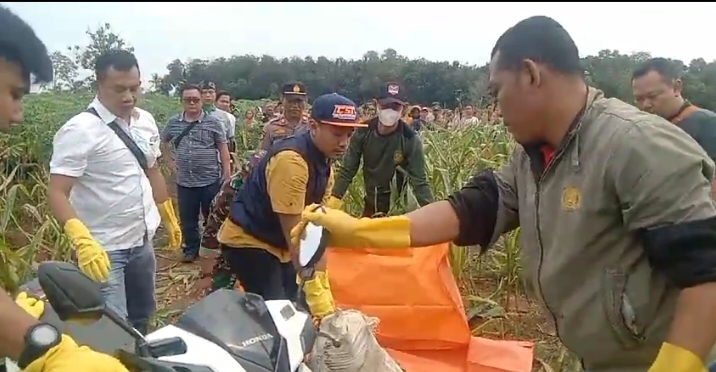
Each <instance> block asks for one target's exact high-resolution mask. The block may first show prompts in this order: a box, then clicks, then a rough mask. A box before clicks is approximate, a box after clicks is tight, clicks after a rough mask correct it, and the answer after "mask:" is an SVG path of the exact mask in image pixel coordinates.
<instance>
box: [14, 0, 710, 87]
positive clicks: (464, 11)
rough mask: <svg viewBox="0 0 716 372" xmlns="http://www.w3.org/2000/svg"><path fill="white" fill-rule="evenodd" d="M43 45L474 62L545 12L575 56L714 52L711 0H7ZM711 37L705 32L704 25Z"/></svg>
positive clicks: (145, 63)
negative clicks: (96, 34)
mask: <svg viewBox="0 0 716 372" xmlns="http://www.w3.org/2000/svg"><path fill="white" fill-rule="evenodd" d="M5 4H7V5H8V6H9V7H10V8H11V9H13V10H14V11H15V12H16V13H18V14H19V15H20V16H21V17H22V18H24V19H25V20H26V21H28V22H29V23H30V24H31V25H32V26H33V27H34V28H35V30H36V32H37V33H38V34H39V36H40V38H42V40H44V41H45V43H46V44H47V46H48V48H49V49H50V50H65V48H66V47H67V46H68V45H75V44H80V45H85V44H87V40H88V38H87V37H86V35H85V31H86V30H87V28H88V27H91V28H95V27H97V26H98V25H100V24H102V23H105V22H109V23H110V24H111V25H112V28H113V29H114V30H115V31H118V32H119V33H120V34H121V36H122V37H124V39H125V40H126V41H128V42H129V43H130V44H131V45H133V46H134V47H135V49H136V55H137V58H138V59H139V63H140V67H141V68H142V71H143V74H144V76H145V77H146V78H145V79H148V78H149V76H150V75H151V73H160V74H164V73H165V72H166V65H167V64H168V63H169V62H171V61H172V60H174V59H175V58H180V59H182V60H184V59H187V58H189V57H192V58H213V57H221V56H224V57H229V56H231V55H243V54H257V55H261V54H270V55H273V56H278V57H290V56H307V55H311V56H314V57H315V56H320V55H323V56H326V57H329V58H335V57H344V58H349V59H350V58H359V57H360V56H362V55H363V53H365V52H366V51H368V50H376V51H383V50H384V49H387V48H393V49H395V50H397V51H398V53H400V54H402V55H406V56H408V57H410V58H418V57H425V58H427V59H429V60H448V61H453V60H458V61H461V62H467V63H471V64H484V63H485V62H487V60H488V59H489V54H490V50H491V49H492V46H493V45H494V43H495V41H496V40H497V38H498V37H499V36H500V34H501V33H502V32H504V31H505V30H506V29H507V28H508V27H510V26H512V25H513V24H515V23H516V22H518V21H520V20H521V19H524V18H526V17H529V16H533V15H547V16H550V17H553V18H555V19H556V20H557V21H559V22H561V23H562V25H564V27H565V28H566V29H567V30H568V31H569V32H570V33H571V35H572V37H573V38H574V39H575V41H576V43H577V46H578V47H579V50H580V52H581V54H582V55H583V56H585V55H589V54H595V53H596V52H598V51H599V50H601V49H617V50H619V51H620V52H633V51H648V52H651V53H652V54H653V55H654V56H664V57H671V58H678V59H682V60H684V61H685V62H687V63H688V61H690V60H691V59H693V58H698V57H703V58H705V59H706V60H707V61H711V60H714V59H716V47H715V46H714V45H713V43H710V42H706V41H711V40H713V32H712V31H715V30H716V27H714V23H715V22H716V3H698V4H697V5H691V4H692V3H658V2H649V3H446V2H442V3H407V4H410V5H406V4H402V3H210V2H189V3H179V2H175V3H172V2H170V3H129V2H126V3H121V2H117V3H99V2H95V3H38V2H28V3H15V2H7V3H5ZM710 32H711V33H712V35H710V36H708V33H710Z"/></svg>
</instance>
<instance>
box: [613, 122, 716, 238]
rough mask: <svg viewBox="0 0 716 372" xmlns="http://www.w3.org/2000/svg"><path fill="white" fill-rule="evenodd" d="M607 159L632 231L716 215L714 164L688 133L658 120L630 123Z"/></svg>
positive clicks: (626, 222)
mask: <svg viewBox="0 0 716 372" xmlns="http://www.w3.org/2000/svg"><path fill="white" fill-rule="evenodd" d="M615 146H616V147H615V148H614V150H613V152H612V155H611V157H610V158H609V164H608V167H609V168H608V169H609V175H610V177H611V178H612V179H611V182H612V184H613V185H615V186H614V188H615V191H616V194H617V197H618V199H619V202H620V205H621V212H622V218H623V220H624V225H625V226H626V228H627V229H628V230H630V231H637V230H640V229H648V228H655V227H661V226H664V225H669V224H678V223H683V222H689V221H695V220H703V219H706V218H711V217H714V216H716V209H715V208H714V204H713V201H712V200H711V181H712V179H713V175H714V162H713V161H712V160H711V159H710V158H709V156H708V155H707V154H706V152H705V151H704V150H703V149H702V148H701V146H699V145H698V143H696V141H694V140H693V139H692V138H691V137H690V136H689V135H688V134H687V133H686V132H684V131H682V130H681V129H679V128H677V127H676V126H674V125H672V124H670V123H667V122H665V121H661V119H658V118H653V119H652V118H649V119H644V120H643V121H641V122H637V123H634V124H631V125H630V126H629V127H628V128H627V129H626V130H625V133H623V134H622V135H620V136H619V138H618V139H617V141H616V143H615Z"/></svg>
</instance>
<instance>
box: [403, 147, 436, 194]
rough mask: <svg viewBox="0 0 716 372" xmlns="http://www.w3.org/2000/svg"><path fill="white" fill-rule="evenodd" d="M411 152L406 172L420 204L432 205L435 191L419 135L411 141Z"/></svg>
mask: <svg viewBox="0 0 716 372" xmlns="http://www.w3.org/2000/svg"><path fill="white" fill-rule="evenodd" d="M409 150H410V151H409V152H408V154H407V160H408V165H407V169H406V171H407V172H408V176H409V180H410V186H412V187H413V191H414V192H415V198H416V199H417V200H418V204H420V205H421V206H424V205H427V204H430V203H432V202H433V201H434V200H435V199H434V198H433V191H432V190H431V189H430V183H429V182H428V174H427V171H426V169H425V154H424V153H423V143H422V142H421V141H420V137H418V135H417V134H416V135H415V137H413V138H412V139H411V143H410V144H409Z"/></svg>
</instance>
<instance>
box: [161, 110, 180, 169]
mask: <svg viewBox="0 0 716 372" xmlns="http://www.w3.org/2000/svg"><path fill="white" fill-rule="evenodd" d="M172 122H173V119H169V122H167V125H165V126H164V129H162V132H161V134H160V135H159V139H160V140H161V145H160V147H159V148H160V152H161V153H162V154H163V157H162V159H163V161H164V164H166V165H167V166H168V167H169V168H170V169H171V171H172V172H176V171H177V169H176V162H175V159H174V152H173V151H172V146H171V144H170V141H171V140H173V139H174V133H173V132H172V130H173V128H172Z"/></svg>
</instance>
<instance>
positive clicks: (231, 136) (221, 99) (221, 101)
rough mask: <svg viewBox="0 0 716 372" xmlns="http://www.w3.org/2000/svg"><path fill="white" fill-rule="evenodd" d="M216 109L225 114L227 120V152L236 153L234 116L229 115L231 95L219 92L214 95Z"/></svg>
mask: <svg viewBox="0 0 716 372" xmlns="http://www.w3.org/2000/svg"><path fill="white" fill-rule="evenodd" d="M216 107H217V108H218V109H219V110H222V111H224V112H226V116H227V117H228V118H229V130H228V132H227V133H226V134H227V137H226V139H227V140H228V141H229V152H231V153H233V152H234V151H236V116H234V115H233V114H232V113H231V94H229V92H224V91H221V92H219V93H217V94H216Z"/></svg>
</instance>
